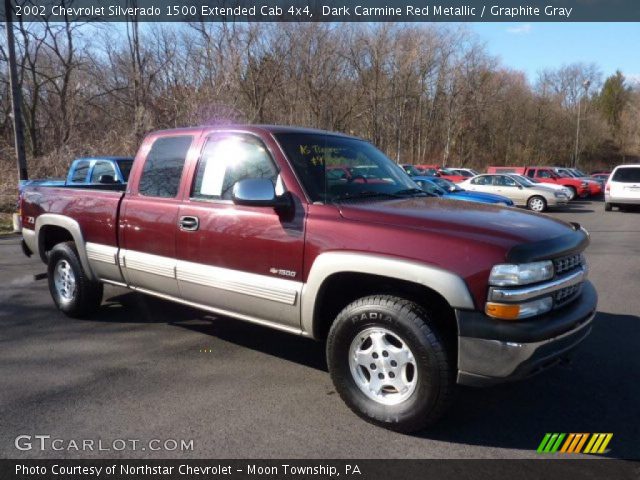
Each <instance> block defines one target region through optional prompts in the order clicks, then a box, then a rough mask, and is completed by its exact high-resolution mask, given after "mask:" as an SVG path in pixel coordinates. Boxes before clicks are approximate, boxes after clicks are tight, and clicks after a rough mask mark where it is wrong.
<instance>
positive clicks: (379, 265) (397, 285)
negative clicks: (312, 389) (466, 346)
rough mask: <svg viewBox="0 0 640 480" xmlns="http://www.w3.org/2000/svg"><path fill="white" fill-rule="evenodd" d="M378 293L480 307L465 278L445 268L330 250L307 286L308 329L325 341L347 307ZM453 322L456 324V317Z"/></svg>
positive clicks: (304, 304) (319, 260) (305, 322)
mask: <svg viewBox="0 0 640 480" xmlns="http://www.w3.org/2000/svg"><path fill="white" fill-rule="evenodd" d="M373 293H381V294H395V295H402V296H404V297H406V298H407V299H408V300H412V301H415V302H416V303H418V304H421V305H425V302H426V303H429V304H434V305H436V306H437V307H438V308H442V309H445V308H446V309H448V311H450V312H451V313H453V309H454V308H462V309H469V310H473V309H474V308H475V306H474V303H473V299H472V297H471V294H470V292H469V289H468V288H467V285H466V283H465V282H464V280H463V279H462V278H461V277H459V276H458V275H456V274H454V273H451V272H448V271H446V270H443V269H441V268H438V267H434V266H431V265H426V264H422V263H418V262H414V261H410V260H404V259H398V258H393V257H386V256H381V255H371V254H364V253H358V252H328V253H323V254H321V255H319V256H318V257H317V258H316V260H315V262H314V264H313V266H312V268H311V271H310V273H309V277H308V280H307V282H306V283H305V285H304V287H303V291H302V301H301V304H302V313H301V327H302V330H303V332H305V333H307V334H308V335H310V336H312V337H314V338H316V339H323V338H324V336H325V335H326V332H327V331H328V329H329V327H330V325H331V323H332V322H333V320H334V318H335V315H337V313H338V312H339V311H340V310H342V308H344V307H345V306H346V305H348V304H349V303H351V301H353V300H355V299H356V298H360V297H362V296H365V295H370V294H373ZM332 297H333V299H335V298H336V297H337V300H335V301H334V300H333V299H332ZM327 299H332V300H329V301H327ZM338 308H339V309H338ZM335 310H338V311H337V312H336V311H335ZM334 313H335V315H334ZM451 323H453V324H454V327H455V318H454V319H453V322H451Z"/></svg>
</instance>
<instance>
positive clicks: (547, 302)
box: [484, 297, 553, 320]
mask: <svg viewBox="0 0 640 480" xmlns="http://www.w3.org/2000/svg"><path fill="white" fill-rule="evenodd" d="M551 307H553V299H552V298H551V297H544V298H539V299H538V300H533V301H531V302H526V303H519V304H511V303H494V302H487V305H486V306H485V309H484V311H485V313H486V314H487V315H488V316H489V317H493V318H499V319H501V320H519V319H521V318H528V317H534V316H536V315H542V314H543V313H546V312H548V311H549V310H551Z"/></svg>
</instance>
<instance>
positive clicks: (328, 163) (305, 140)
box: [275, 133, 424, 203]
mask: <svg viewBox="0 0 640 480" xmlns="http://www.w3.org/2000/svg"><path fill="white" fill-rule="evenodd" d="M275 137H276V139H277V140H278V142H279V143H280V145H281V146H282V149H283V150H284V152H285V154H286V155H287V157H288V158H289V161H290V162H291V165H292V166H293V169H294V170H295V172H296V174H297V175H298V178H300V181H301V182H302V185H303V186H304V188H305V190H306V192H307V194H308V195H309V197H310V198H311V200H312V201H313V202H324V203H332V202H335V201H339V200H347V199H364V198H376V197H380V198H393V197H406V196H411V195H424V192H423V191H422V190H421V189H420V188H419V187H418V185H416V183H414V182H413V181H412V180H411V179H410V178H409V177H408V176H407V175H406V174H404V173H403V172H402V171H400V169H399V168H398V166H397V165H396V164H395V163H393V162H392V161H391V160H389V159H388V158H387V157H386V156H385V155H384V154H383V153H382V152H381V151H380V150H378V149H377V148H375V147H374V146H373V145H371V144H370V143H368V142H365V141H364V140H359V139H357V138H350V137H341V136H337V135H327V134H318V133H279V134H276V135H275ZM334 171H342V172H344V175H333V174H329V172H334ZM347 172H348V173H347Z"/></svg>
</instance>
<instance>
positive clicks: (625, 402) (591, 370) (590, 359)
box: [419, 313, 640, 459]
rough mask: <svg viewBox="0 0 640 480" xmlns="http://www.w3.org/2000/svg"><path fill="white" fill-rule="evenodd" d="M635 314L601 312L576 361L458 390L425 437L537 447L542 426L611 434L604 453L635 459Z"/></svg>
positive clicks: (639, 453) (638, 451) (638, 409)
mask: <svg viewBox="0 0 640 480" xmlns="http://www.w3.org/2000/svg"><path fill="white" fill-rule="evenodd" d="M638 345H640V318H639V317H637V316H631V315H614V314H608V313H598V316H597V317H596V320H595V323H594V327H593V330H592V333H591V335H590V336H589V338H588V339H587V340H586V341H585V342H584V343H583V344H582V345H581V346H580V347H579V349H578V350H577V351H576V352H575V356H574V359H573V362H572V363H571V364H570V365H568V366H565V367H556V368H555V369H551V370H549V371H547V372H543V373H542V374H540V375H539V376H537V377H533V378H530V379H527V380H524V381H521V382H517V383H512V384H505V385H502V386H498V387H493V388H488V389H472V388H461V389H460V392H459V395H458V397H457V399H456V402H455V404H454V406H453V408H452V409H451V410H450V411H449V414H448V415H447V416H446V417H445V418H444V419H443V420H442V421H441V422H440V423H438V424H437V425H436V426H435V427H434V428H432V429H431V430H430V431H429V432H424V433H423V434H421V435H419V436H420V437H423V438H429V439H434V440H444V441H449V442H457V443H464V444H472V445H483V446H495V447H501V448H514V449H525V450H535V449H536V448H537V446H538V444H539V443H540V441H541V440H542V437H543V436H544V434H545V433H547V432H559V433H562V432H564V433H583V432H587V433H613V439H612V441H611V443H610V445H609V449H608V453H607V456H609V457H615V458H629V459H631V458H632V459H638V458H640V448H638V445H640V425H639V423H638V418H640V401H639V400H640V382H638V379H639V378H640V377H639V375H640V355H638V354H637V346H638Z"/></svg>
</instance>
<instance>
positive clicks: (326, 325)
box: [313, 272, 458, 352]
mask: <svg viewBox="0 0 640 480" xmlns="http://www.w3.org/2000/svg"><path fill="white" fill-rule="evenodd" d="M375 294H383V295H395V296H397V297H401V298H404V299H406V300H410V301H412V302H415V303H417V304H418V305H420V306H422V307H423V308H425V309H426V310H428V311H429V312H430V313H432V318H431V320H433V321H434V322H435V325H434V326H435V327H436V328H437V329H438V331H439V332H440V334H442V335H443V336H444V339H445V341H446V342H447V344H450V348H453V349H454V350H450V351H451V352H454V351H455V349H456V348H457V336H458V328H457V322H456V318H455V314H454V312H453V309H452V308H451V306H450V305H449V303H448V302H447V301H446V300H445V298H444V297H443V296H442V295H440V294H439V293H438V292H436V291H435V290H432V289H430V288H428V287H425V286H424V285H420V284H417V283H413V282H407V281H405V280H399V279H396V278H388V277H384V276H379V275H371V274H364V273H355V272H344V273H336V274H334V275H331V276H330V277H329V278H327V279H326V280H325V281H324V283H323V284H322V286H321V287H320V290H319V292H318V297H317V298H316V303H315V311H314V315H313V319H314V321H313V334H314V337H315V338H318V339H321V340H324V339H325V338H326V337H327V334H328V333H329V329H330V328H331V324H332V323H333V321H334V320H335V318H336V316H337V315H338V313H340V311H341V310H342V309H343V308H344V307H346V306H347V305H349V304H350V303H351V302H353V301H355V300H357V299H358V298H362V297H366V296H368V295H375Z"/></svg>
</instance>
